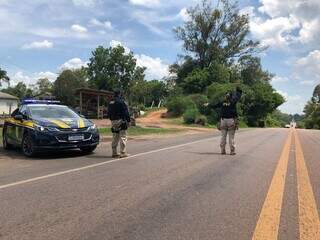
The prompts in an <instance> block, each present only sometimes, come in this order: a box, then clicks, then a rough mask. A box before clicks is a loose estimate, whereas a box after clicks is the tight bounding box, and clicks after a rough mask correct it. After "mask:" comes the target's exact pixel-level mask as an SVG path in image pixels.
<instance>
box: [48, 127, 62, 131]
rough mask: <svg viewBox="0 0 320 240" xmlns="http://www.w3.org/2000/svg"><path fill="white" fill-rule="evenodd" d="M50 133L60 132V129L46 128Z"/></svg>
mask: <svg viewBox="0 0 320 240" xmlns="http://www.w3.org/2000/svg"><path fill="white" fill-rule="evenodd" d="M46 129H47V130H48V131H49V132H59V131H60V130H59V129H58V128H55V127H47V128H46Z"/></svg>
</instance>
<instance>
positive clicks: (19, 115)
mask: <svg viewBox="0 0 320 240" xmlns="http://www.w3.org/2000/svg"><path fill="white" fill-rule="evenodd" d="M13 118H14V120H17V121H22V120H23V116H22V115H21V114H18V115H15V116H14V117H13Z"/></svg>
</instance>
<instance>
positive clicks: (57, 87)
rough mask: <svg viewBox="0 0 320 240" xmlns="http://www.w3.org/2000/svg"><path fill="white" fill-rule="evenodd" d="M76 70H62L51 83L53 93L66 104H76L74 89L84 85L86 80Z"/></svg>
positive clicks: (73, 105)
mask: <svg viewBox="0 0 320 240" xmlns="http://www.w3.org/2000/svg"><path fill="white" fill-rule="evenodd" d="M79 73H81V72H79V71H78V70H64V71H63V72H62V73H61V74H60V75H59V76H58V78H57V80H56V81H55V82H54V84H53V93H54V96H55V97H57V99H58V100H60V101H61V102H63V103H64V104H66V105H69V106H72V107H75V106H77V96H76V89H77V88H81V87H86V86H87V82H86V79H85V78H84V76H83V75H82V74H79Z"/></svg>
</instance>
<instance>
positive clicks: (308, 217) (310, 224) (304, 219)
mask: <svg viewBox="0 0 320 240" xmlns="http://www.w3.org/2000/svg"><path fill="white" fill-rule="evenodd" d="M294 139H295V147H296V154H295V156H296V166H297V182H298V203H299V232H300V240H320V219H319V214H318V211H317V205H316V201H315V197H314V194H313V190H312V186H311V183H310V178H309V174H308V169H307V166H306V162H305V160H304V155H303V151H302V147H301V143H300V140H299V136H298V133H297V131H294Z"/></svg>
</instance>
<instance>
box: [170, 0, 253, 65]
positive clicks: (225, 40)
mask: <svg viewBox="0 0 320 240" xmlns="http://www.w3.org/2000/svg"><path fill="white" fill-rule="evenodd" d="M188 15H189V16H190V20H188V21H186V22H185V24H184V25H183V26H181V27H177V28H175V29H174V31H175V33H176V36H177V38H178V39H179V40H182V41H183V43H184V49H185V50H186V51H187V52H190V53H191V54H192V55H194V56H195V58H196V60H197V62H198V63H199V64H200V67H202V68H203V67H208V66H209V64H210V63H211V62H213V61H217V62H219V63H227V62H232V61H233V60H234V59H235V58H239V57H241V56H243V55H248V54H249V53H252V52H254V51H256V50H257V47H258V46H259V43H258V42H254V41H252V40H250V39H248V34H249V16H248V15H241V14H240V13H239V10H238V9H237V6H236V4H235V3H232V2H231V1H230V0H221V1H218V3H217V5H215V6H213V5H212V4H211V1H210V0H203V1H202V3H201V4H198V5H197V6H196V7H193V8H190V9H188Z"/></svg>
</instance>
